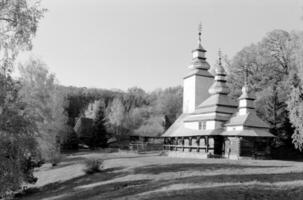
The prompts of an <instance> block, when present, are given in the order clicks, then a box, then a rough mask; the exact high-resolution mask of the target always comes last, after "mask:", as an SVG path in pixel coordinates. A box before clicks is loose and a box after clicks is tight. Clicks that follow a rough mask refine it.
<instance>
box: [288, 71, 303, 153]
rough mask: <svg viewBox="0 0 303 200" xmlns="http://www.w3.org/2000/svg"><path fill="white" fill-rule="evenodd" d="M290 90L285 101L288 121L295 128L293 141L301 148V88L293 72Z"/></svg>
mask: <svg viewBox="0 0 303 200" xmlns="http://www.w3.org/2000/svg"><path fill="white" fill-rule="evenodd" d="M291 86H292V91H291V93H290V96H289V97H290V98H289V100H288V101H287V109H288V111H289V118H290V121H291V123H292V125H293V127H294V128H295V132H294V134H293V135H292V139H293V143H294V145H295V147H296V148H297V149H299V150H301V151H302V150H303V123H302V122H303V89H302V81H301V80H300V79H299V77H297V75H296V74H293V81H292V84H291Z"/></svg>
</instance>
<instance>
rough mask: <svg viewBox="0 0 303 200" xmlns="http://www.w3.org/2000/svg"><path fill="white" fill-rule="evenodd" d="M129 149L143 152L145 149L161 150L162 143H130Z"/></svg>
mask: <svg viewBox="0 0 303 200" xmlns="http://www.w3.org/2000/svg"><path fill="white" fill-rule="evenodd" d="M129 149H130V150H131V151H137V152H145V151H162V150H163V144H154V143H130V144H129Z"/></svg>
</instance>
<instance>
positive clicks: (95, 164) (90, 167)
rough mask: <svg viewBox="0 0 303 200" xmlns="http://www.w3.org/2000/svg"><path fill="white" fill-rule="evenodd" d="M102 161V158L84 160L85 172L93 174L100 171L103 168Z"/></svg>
mask: <svg viewBox="0 0 303 200" xmlns="http://www.w3.org/2000/svg"><path fill="white" fill-rule="evenodd" d="M103 162H104V160H101V159H96V158H91V159H87V160H86V161H85V169H84V171H85V173H86V174H94V173H97V172H101V170H102V168H103Z"/></svg>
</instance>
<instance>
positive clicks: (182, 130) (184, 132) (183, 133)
mask: <svg viewBox="0 0 303 200" xmlns="http://www.w3.org/2000/svg"><path fill="white" fill-rule="evenodd" d="M222 131H223V129H214V130H194V129H189V128H186V127H184V124H182V125H181V126H179V127H178V128H177V129H175V130H174V131H173V132H171V133H170V134H166V133H165V134H164V135H162V136H163V137H190V136H210V135H220V133H221V132H222Z"/></svg>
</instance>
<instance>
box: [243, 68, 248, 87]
mask: <svg viewBox="0 0 303 200" xmlns="http://www.w3.org/2000/svg"><path fill="white" fill-rule="evenodd" d="M247 82H248V70H247V64H245V65H244V85H245V86H247V85H248V83H247Z"/></svg>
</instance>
